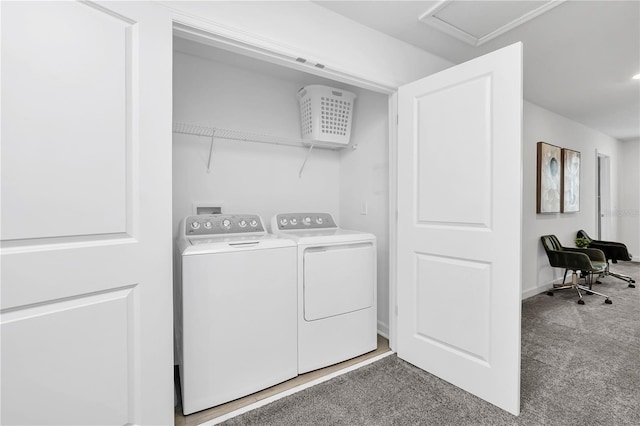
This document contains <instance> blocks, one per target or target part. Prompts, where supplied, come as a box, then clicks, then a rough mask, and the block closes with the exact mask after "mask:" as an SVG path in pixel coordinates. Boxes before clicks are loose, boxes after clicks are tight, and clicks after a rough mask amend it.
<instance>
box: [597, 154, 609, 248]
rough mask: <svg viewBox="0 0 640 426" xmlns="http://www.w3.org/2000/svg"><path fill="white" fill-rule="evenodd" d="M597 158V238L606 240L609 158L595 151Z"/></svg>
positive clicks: (607, 227) (607, 228)
mask: <svg viewBox="0 0 640 426" xmlns="http://www.w3.org/2000/svg"><path fill="white" fill-rule="evenodd" d="M596 158H597V159H598V176H597V179H598V182H597V184H598V200H597V201H598V218H597V219H598V222H597V223H598V235H597V236H596V237H595V239H597V240H604V241H608V240H611V239H612V236H611V218H612V216H611V166H610V164H611V163H610V158H609V157H608V156H606V155H602V154H599V153H597V152H596Z"/></svg>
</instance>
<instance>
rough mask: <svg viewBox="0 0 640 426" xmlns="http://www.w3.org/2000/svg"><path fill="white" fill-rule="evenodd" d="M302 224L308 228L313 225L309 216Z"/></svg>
mask: <svg viewBox="0 0 640 426" xmlns="http://www.w3.org/2000/svg"><path fill="white" fill-rule="evenodd" d="M302 223H304V224H305V225H307V226H309V225H311V218H310V217H309V216H307V217H305V218H304V219H302Z"/></svg>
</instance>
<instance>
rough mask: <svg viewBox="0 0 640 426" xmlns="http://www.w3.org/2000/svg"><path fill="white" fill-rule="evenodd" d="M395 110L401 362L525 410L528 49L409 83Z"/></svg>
mask: <svg viewBox="0 0 640 426" xmlns="http://www.w3.org/2000/svg"><path fill="white" fill-rule="evenodd" d="M398 112H399V114H398V115H399V124H398V268H397V280H398V281H397V282H398V296H397V303H398V343H397V349H398V355H399V356H400V357H401V358H403V359H405V360H407V361H409V362H411V363H413V364H415V365H416V366H418V367H420V368H422V369H424V370H426V371H429V372H431V373H433V374H435V375H436V376H438V377H441V378H443V379H444V380H447V381H449V382H450V383H452V384H454V385H456V386H459V387H461V388H462V389H465V390H467V391H469V392H471V393H473V394H475V395H477V396H479V397H481V398H483V399H485V400H487V401H489V402H491V403H493V404H495V405H497V406H499V407H501V408H503V409H505V410H507V411H509V412H511V413H513V414H518V413H519V405H520V402H519V398H520V298H521V272H520V271H521V266H520V263H521V260H520V252H521V180H522V158H521V157H522V154H521V152H522V148H521V145H522V140H521V138H522V136H521V135H522V52H521V45H520V44H516V45H513V46H510V47H507V48H505V49H501V50H499V51H497V52H494V53H491V54H489V55H485V56H483V57H480V58H477V59H474V60H472V61H470V62H467V63H465V64H462V65H458V66H456V67H453V68H451V69H448V70H445V71H443V72H441V73H438V74H435V75H433V76H430V77H427V78H425V79H422V80H420V81H417V82H414V83H411V84H408V85H406V86H403V87H401V88H400V89H399V91H398Z"/></svg>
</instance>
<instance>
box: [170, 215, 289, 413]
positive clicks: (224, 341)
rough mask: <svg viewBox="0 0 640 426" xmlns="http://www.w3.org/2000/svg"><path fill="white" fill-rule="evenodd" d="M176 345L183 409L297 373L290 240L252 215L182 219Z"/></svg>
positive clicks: (209, 404) (221, 399)
mask: <svg viewBox="0 0 640 426" xmlns="http://www.w3.org/2000/svg"><path fill="white" fill-rule="evenodd" d="M177 254H178V259H177V262H176V264H177V271H176V272H177V274H176V275H177V280H176V289H175V290H176V291H175V296H176V297H175V310H176V327H175V333H176V345H177V355H178V364H179V368H180V379H181V380H180V382H181V389H182V407H183V412H184V414H185V415H187V414H191V413H193V412H196V411H199V410H203V409H205V408H209V407H213V406H215V405H219V404H222V403H225V402H228V401H231V400H234V399H237V398H240V397H242V396H245V395H249V394H251V393H254V392H256V391H259V390H261V389H265V388H267V387H270V386H273V385H275V384H277V383H280V382H283V381H285V380H288V379H290V378H292V377H295V376H296V375H297V331H296V328H297V327H296V321H297V296H296V293H297V275H296V267H297V250H296V244H295V243H294V242H293V241H291V240H289V239H285V238H279V237H277V236H275V235H272V234H268V233H267V232H266V230H265V227H264V224H263V222H262V220H261V219H260V217H259V216H257V215H227V214H217V215H197V216H188V217H187V218H185V219H184V220H183V221H182V223H181V225H180V229H179V235H178V238H177Z"/></svg>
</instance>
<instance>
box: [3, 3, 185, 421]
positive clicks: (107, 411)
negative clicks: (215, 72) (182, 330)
mask: <svg viewBox="0 0 640 426" xmlns="http://www.w3.org/2000/svg"><path fill="white" fill-rule="evenodd" d="M1 7H2V14H1V15H2V90H3V94H2V124H3V126H2V203H1V204H2V219H3V220H2V229H1V231H2V246H1V256H2V305H1V311H0V324H1V333H2V336H1V338H2V352H3V353H2V355H3V356H2V378H1V380H2V414H1V422H2V424H12V425H19V424H40V425H46V424H67V425H72V424H82V425H86V424H169V423H172V420H173V394H172V383H173V368H172V366H173V362H172V350H171V345H172V331H171V329H172V327H171V321H172V318H171V275H172V274H171V213H170V212H171V192H170V188H171V174H170V173H171V37H172V34H171V19H170V16H169V15H168V14H167V13H166V12H164V11H163V10H161V9H160V8H157V7H156V6H153V5H150V4H143V3H125V2H122V3H121V2H118V3H115V2H114V3H104V4H96V3H89V2H3V3H2V4H1Z"/></svg>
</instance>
